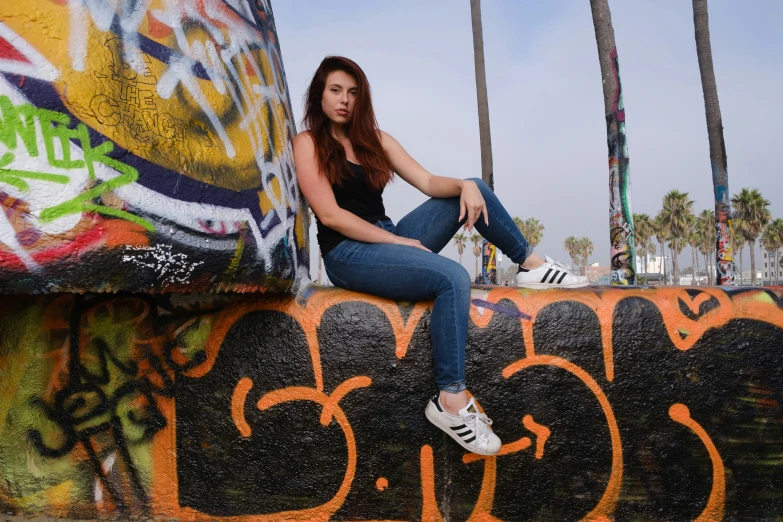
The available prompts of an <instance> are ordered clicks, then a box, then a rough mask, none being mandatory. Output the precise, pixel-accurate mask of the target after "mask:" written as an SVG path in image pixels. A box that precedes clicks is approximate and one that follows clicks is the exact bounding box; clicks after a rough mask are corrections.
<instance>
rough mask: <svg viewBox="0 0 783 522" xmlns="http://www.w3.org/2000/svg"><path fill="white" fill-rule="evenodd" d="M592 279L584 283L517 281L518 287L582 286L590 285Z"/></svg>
mask: <svg viewBox="0 0 783 522" xmlns="http://www.w3.org/2000/svg"><path fill="white" fill-rule="evenodd" d="M589 284H590V281H586V282H584V283H570V284H559V285H558V284H555V283H517V288H538V289H541V288H582V287H585V286H588V285H589Z"/></svg>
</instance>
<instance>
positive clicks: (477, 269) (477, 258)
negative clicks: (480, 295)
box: [473, 256, 479, 281]
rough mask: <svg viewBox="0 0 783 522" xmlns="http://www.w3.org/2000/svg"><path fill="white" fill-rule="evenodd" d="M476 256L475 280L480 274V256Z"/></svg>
mask: <svg viewBox="0 0 783 522" xmlns="http://www.w3.org/2000/svg"><path fill="white" fill-rule="evenodd" d="M475 257H476V277H475V278H473V280H474V281H475V280H476V279H477V278H478V275H479V266H478V260H479V256H475Z"/></svg>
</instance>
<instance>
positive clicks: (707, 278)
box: [703, 254, 712, 286]
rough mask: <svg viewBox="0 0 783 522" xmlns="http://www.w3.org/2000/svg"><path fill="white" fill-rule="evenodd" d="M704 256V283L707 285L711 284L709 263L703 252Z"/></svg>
mask: <svg viewBox="0 0 783 522" xmlns="http://www.w3.org/2000/svg"><path fill="white" fill-rule="evenodd" d="M703 256H704V284H706V285H707V286H709V285H711V284H712V283H711V282H710V264H709V262H708V261H707V254H703Z"/></svg>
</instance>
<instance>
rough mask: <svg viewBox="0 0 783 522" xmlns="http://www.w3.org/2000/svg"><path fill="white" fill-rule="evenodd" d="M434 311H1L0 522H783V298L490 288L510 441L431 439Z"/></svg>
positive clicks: (166, 307) (493, 376) (49, 299)
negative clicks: (143, 520)
mask: <svg viewBox="0 0 783 522" xmlns="http://www.w3.org/2000/svg"><path fill="white" fill-rule="evenodd" d="M430 306H431V303H427V302H423V303H394V302H390V301H384V300H380V299H376V298H372V297H369V296H366V295H363V294H356V293H351V292H347V291H343V290H339V289H307V290H305V291H303V292H302V293H300V294H299V296H297V297H292V298H285V299H283V298H281V299H279V300H276V299H270V298H259V297H252V296H241V295H236V294H234V295H230V296H229V295H211V296H210V295H194V294H188V295H186V294H165V295H161V296H156V297H139V296H107V295H95V294H93V295H52V296H44V297H23V298H13V299H12V298H4V299H2V300H0V375H2V379H0V509H2V512H4V513H9V514H17V515H27V516H30V515H41V514H45V515H52V516H61V517H73V518H76V517H81V518H95V517H101V516H110V515H113V516H120V517H127V516H134V517H167V518H176V519H188V520H215V519H220V518H223V517H231V519H232V520H237V521H242V520H248V521H250V520H253V521H257V520H270V521H272V520H275V521H280V520H323V521H326V520H346V521H348V520H422V521H438V520H471V521H488V520H508V521H515V520H562V521H567V520H582V519H584V520H721V519H725V520H773V519H777V518H780V517H781V516H783V492H782V491H783V490H782V489H781V488H780V485H781V483H783V461H782V460H781V448H783V411H781V405H780V401H781V397H780V394H781V390H783V368H781V366H780V364H778V361H779V357H778V355H777V352H778V348H779V346H780V344H781V342H783V292H781V291H779V290H767V289H747V290H730V291H726V290H723V289H720V288H706V289H705V288H685V287H679V288H663V289H647V288H629V289H619V288H611V287H602V288H588V289H579V290H549V291H545V292H536V291H532V290H522V289H516V288H506V287H502V288H493V289H488V288H486V287H477V288H475V289H474V290H473V294H472V306H471V310H470V317H471V324H470V329H469V336H468V356H467V362H468V365H467V378H468V382H469V383H471V388H470V389H471V392H472V393H474V394H475V396H476V398H477V400H478V401H479V403H480V405H481V407H483V408H485V409H486V411H487V412H488V413H489V414H490V415H491V416H492V418H493V420H494V421H495V424H494V427H495V430H496V432H497V433H498V435H499V436H500V437H501V439H502V440H503V441H504V443H505V444H504V445H503V447H502V449H501V451H500V454H499V455H498V456H495V457H481V456H477V455H472V454H466V453H464V451H463V450H462V449H461V448H459V446H457V445H455V444H454V443H453V442H452V441H451V440H450V439H449V438H447V437H445V436H443V435H442V434H441V433H440V432H439V431H438V430H437V429H435V428H434V427H432V426H431V425H429V424H428V422H427V421H426V419H425V418H424V415H423V414H422V413H423V412H422V410H423V406H424V404H425V403H426V400H427V398H428V397H429V395H430V393H432V388H433V385H432V360H431V350H430V346H429V313H430V312H429V308H430Z"/></svg>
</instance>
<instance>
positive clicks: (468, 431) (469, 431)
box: [457, 428, 473, 437]
mask: <svg viewBox="0 0 783 522" xmlns="http://www.w3.org/2000/svg"><path fill="white" fill-rule="evenodd" d="M457 435H459V436H460V437H465V436H466V435H473V431H471V429H470V428H468V429H466V430H465V431H463V432H462V433H457Z"/></svg>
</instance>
